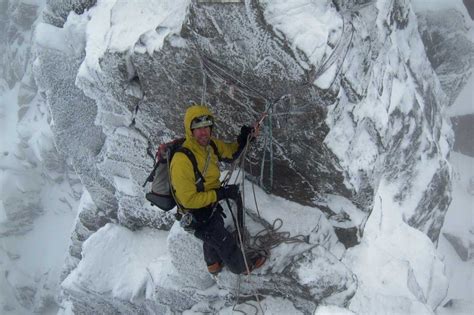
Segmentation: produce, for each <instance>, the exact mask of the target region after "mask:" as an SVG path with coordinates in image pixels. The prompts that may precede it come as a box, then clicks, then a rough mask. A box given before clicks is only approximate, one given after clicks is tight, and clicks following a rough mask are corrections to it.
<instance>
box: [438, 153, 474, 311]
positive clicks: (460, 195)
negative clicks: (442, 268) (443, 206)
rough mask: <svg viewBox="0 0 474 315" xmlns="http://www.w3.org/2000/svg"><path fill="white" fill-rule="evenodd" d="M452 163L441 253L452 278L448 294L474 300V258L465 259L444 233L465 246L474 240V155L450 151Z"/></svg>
mask: <svg viewBox="0 0 474 315" xmlns="http://www.w3.org/2000/svg"><path fill="white" fill-rule="evenodd" d="M450 162H451V163H452V165H453V168H454V179H453V201H452V202H451V204H450V206H449V209H448V212H447V214H446V217H445V221H444V225H443V228H442V230H441V237H440V241H439V245H438V252H439V253H440V254H442V255H443V256H444V258H445V263H446V267H447V274H448V277H449V278H450V282H449V283H450V286H449V290H448V296H447V298H446V300H445V302H447V301H449V300H450V299H460V300H465V301H474V285H473V283H474V277H473V271H474V261H473V260H472V259H471V260H470V261H469V260H468V261H462V259H461V258H460V257H459V255H458V253H457V252H456V251H455V250H454V248H453V246H452V245H451V244H450V243H449V242H448V240H447V239H446V238H445V237H444V235H443V234H444V233H450V234H452V235H455V236H458V237H459V238H460V239H461V240H462V241H463V242H464V245H465V246H466V248H469V242H471V243H472V242H474V236H473V231H474V213H473V211H474V208H473V205H474V194H473V192H469V190H470V189H471V190H472V188H470V187H471V186H472V184H471V183H470V181H471V179H473V178H474V158H472V157H469V156H466V155H463V154H460V153H455V152H453V153H451V158H450Z"/></svg>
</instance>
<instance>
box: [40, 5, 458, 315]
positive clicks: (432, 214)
mask: <svg viewBox="0 0 474 315" xmlns="http://www.w3.org/2000/svg"><path fill="white" fill-rule="evenodd" d="M143 5H144V6H145V7H144V8H141V7H137V6H135V5H132V4H130V3H128V2H125V1H117V2H98V3H97V4H96V3H95V2H94V1H70V2H67V3H66V4H64V5H63V4H60V3H59V2H58V1H51V2H50V3H49V5H48V8H47V9H46V13H45V14H46V16H47V17H48V18H47V19H46V22H47V23H45V24H42V25H41V26H40V27H39V31H38V32H39V33H38V39H37V50H38V55H37V59H36V62H35V69H34V70H35V75H36V78H37V82H38V83H39V87H40V89H41V91H43V92H44V95H45V98H46V100H47V103H48V105H49V107H50V109H51V114H52V119H53V121H54V125H53V132H54V135H55V141H56V143H57V145H58V147H59V148H60V150H61V152H62V153H63V154H64V155H66V156H68V157H70V158H71V160H72V164H73V165H74V168H75V170H76V172H77V173H78V174H79V176H80V177H81V180H82V182H83V184H84V185H85V187H86V188H87V191H88V192H89V194H90V197H91V201H92V202H93V204H94V206H88V207H83V208H81V209H82V211H81V213H80V215H79V219H80V222H78V224H77V227H76V230H75V234H74V238H75V241H74V246H73V247H71V254H72V255H74V257H76V258H80V255H79V252H80V250H79V249H80V247H81V244H83V241H84V240H86V239H87V238H88V237H89V236H90V235H94V232H95V231H97V230H99V229H101V228H102V227H103V226H104V225H106V224H108V223H118V224H120V225H123V226H126V227H129V228H130V229H132V230H135V229H137V228H141V227H144V226H148V227H155V228H160V229H169V228H170V227H171V225H172V223H173V221H172V216H171V214H170V213H163V212H155V211H152V210H151V209H150V208H146V203H145V201H144V198H143V196H144V189H143V188H142V187H141V185H142V183H143V181H144V179H145V178H146V176H147V173H148V172H149V170H150V169H151V164H152V153H153V151H154V149H155V148H156V146H157V145H158V144H159V143H161V142H164V141H167V140H170V139H171V138H174V137H177V136H179V135H182V134H183V127H182V119H183V113H184V111H185V109H186V107H187V106H188V104H189V103H190V102H201V101H204V102H206V103H208V104H209V106H210V107H211V109H212V111H213V112H215V113H216V117H217V120H218V122H217V128H216V129H215V132H216V135H217V136H218V137H221V138H226V139H232V138H233V137H234V136H235V134H236V133H238V131H239V127H240V126H241V125H242V124H249V123H252V122H253V121H255V120H256V119H258V118H259V117H260V116H261V114H262V113H263V112H265V113H266V114H268V117H267V118H266V120H265V126H264V128H263V131H262V135H261V136H260V137H259V139H258V140H257V141H256V142H255V144H254V145H253V147H252V152H250V153H249V155H248V157H247V158H248V159H247V163H246V165H247V168H246V171H247V174H248V178H249V179H250V180H252V181H254V182H257V183H259V184H260V185H261V186H262V187H263V188H265V189H266V190H268V191H271V192H272V193H273V194H275V195H279V196H283V197H284V198H286V199H289V200H291V201H295V202H298V203H299V204H303V205H308V206H312V207H313V209H315V210H314V212H315V213H316V212H317V211H319V210H317V209H320V210H321V211H323V212H324V214H325V216H326V217H327V219H328V222H329V223H330V224H331V225H332V226H333V228H334V230H335V231H336V232H335V233H336V235H337V236H338V239H339V241H341V242H343V243H344V245H345V246H346V247H351V246H354V245H356V244H357V243H358V242H359V241H360V239H361V237H363V234H364V225H365V222H366V221H367V218H368V217H369V214H370V212H371V210H372V208H373V204H374V198H375V192H376V191H377V189H378V186H379V183H380V181H381V180H383V181H385V182H387V183H388V184H387V187H389V188H388V189H389V190H390V192H391V195H390V197H389V198H390V199H392V200H393V201H394V202H396V203H397V205H398V207H397V209H399V210H397V211H400V212H401V213H400V216H401V217H402V218H403V221H404V222H405V223H407V224H409V225H411V226H413V227H415V228H416V229H418V230H420V231H422V232H423V233H425V234H426V235H428V237H429V238H430V239H431V241H432V242H434V243H436V242H437V240H438V237H439V233H440V228H441V226H442V223H443V219H444V214H445V212H446V210H447V207H448V205H449V202H450V189H451V184H450V172H449V165H448V164H447V162H446V157H447V155H448V152H449V150H450V147H451V145H452V134H451V129H450V125H449V123H448V122H447V121H446V120H445V119H444V118H443V117H442V115H441V112H442V108H443V106H445V105H447V104H448V98H447V97H446V95H445V94H444V92H443V91H442V89H441V85H440V82H439V81H438V79H437V77H436V73H435V72H434V71H433V68H432V66H431V64H430V62H429V60H428V58H427V57H426V55H425V50H424V46H423V43H422V40H421V38H420V35H419V32H418V24H417V19H416V16H415V14H414V13H413V11H412V10H411V6H410V2H409V1H404V0H397V1H375V2H374V1H357V2H352V1H334V2H330V1H326V2H325V1H321V2H317V3H313V2H310V3H306V4H305V5H302V4H301V3H293V2H291V3H290V2H288V3H286V2H285V3H279V5H275V3H274V2H272V1H264V0H261V1H256V0H246V1H244V2H242V3H239V4H226V5H220V4H198V3H196V2H195V1H188V0H179V1H154V2H151V4H143ZM86 8H89V10H85V9H86ZM68 10H69V11H74V12H75V13H71V14H69V15H68V14H66V12H68ZM306 13H307V14H308V15H304V14H306ZM128 15H130V16H133V19H127V18H125V17H126V16H128ZM66 17H67V20H65V19H66ZM303 17H304V19H305V20H306V21H310V22H311V23H313V24H311V25H314V26H315V27H314V28H311V31H308V28H307V26H305V25H299V24H297V25H291V27H290V26H289V24H288V23H287V22H288V20H291V19H292V18H293V19H300V18H303ZM130 20H133V21H134V24H133V25H131V24H130ZM314 30H318V32H313V31H314ZM47 36H51V37H53V38H55V39H56V40H55V41H49V40H45V38H47ZM300 36H303V38H301V37H300ZM48 38H49V37H48ZM313 42H314V43H316V44H315V45H314V46H311V45H307V43H313ZM70 43H73V45H70ZM456 84H457V83H456ZM382 211H391V209H383V210H382ZM315 224H316V223H315ZM84 228H85V229H84ZM185 236H188V235H181V236H180V237H185ZM186 240H187V239H186ZM189 242H190V240H189V241H188V242H179V243H180V244H181V243H189ZM191 247H192V249H194V250H195V249H196V248H197V247H198V244H197V243H194V245H192V246H191ZM178 248H179V247H178ZM187 249H189V250H191V248H187ZM180 255H183V251H179V252H177V253H176V256H177V257H178V258H179V256H180ZM339 258H340V257H339ZM290 259H294V262H295V264H294V266H293V265H291V266H290V264H289V261H290ZM176 260H177V259H176ZM285 260H286V261H287V262H288V263H287V265H286V266H287V268H286V267H285V268H286V269H285V268H283V271H281V270H280V271H279V274H278V281H276V282H275V281H273V280H271V281H270V280H268V279H267V278H266V277H265V274H264V275H263V278H262V279H261V280H258V279H259V278H258V277H257V278H256V279H257V280H255V282H254V283H253V284H251V285H249V286H248V287H244V288H243V289H244V290H248V291H251V290H252V289H253V288H259V289H261V290H269V291H268V292H269V293H271V294H275V295H279V294H280V295H284V294H285V292H287V291H285V290H286V288H285V286H284V285H282V284H286V283H291V282H292V281H297V282H298V281H300V282H304V281H306V279H302V278H301V279H297V276H298V274H299V273H300V271H301V269H308V268H309V266H310V267H311V268H313V267H315V266H320V267H321V268H322V269H323V270H326V271H328V273H329V274H331V275H332V276H331V277H330V278H331V279H330V281H329V280H328V282H327V283H325V284H327V286H322V287H318V285H319V284H318V281H316V280H314V281H309V282H307V283H299V284H298V286H296V287H291V288H292V289H293V291H294V293H295V294H294V299H293V301H294V303H295V304H298V305H300V307H301V309H304V311H305V312H309V311H310V310H312V309H313V308H314V306H315V305H317V304H318V303H320V302H321V301H324V300H325V299H332V297H333V296H339V297H338V298H334V301H336V302H334V303H338V304H344V303H346V302H347V300H348V299H349V298H350V296H351V294H352V293H351V292H352V290H353V289H354V288H353V287H354V285H355V282H354V281H353V280H351V279H352V276H351V273H350V271H348V270H346V269H345V268H343V266H341V265H340V263H338V259H335V260H334V259H333V258H330V255H329V254H327V252H326V251H325V250H323V249H322V248H320V247H318V248H316V247H315V248H314V251H312V250H308V251H307V252H305V253H304V254H303V253H301V255H296V256H294V257H293V256H292V258H290V257H285ZM275 263H276V262H275V261H273V262H272V264H270V266H271V265H274V264H275ZM80 264H81V262H80V261H79V266H80ZM311 268H309V269H311ZM311 270H312V269H311ZM267 271H269V270H267ZM73 272H74V270H73ZM269 272H270V271H269ZM318 275H320V276H321V277H323V275H322V274H318ZM65 277H67V273H66V274H65ZM203 277H204V278H205V276H203V275H201V274H198V275H195V277H193V279H194V280H193V283H199V282H200V281H207V280H209V279H207V280H203ZM222 279H223V280H222V281H223V282H222V287H226V288H227V289H229V288H230V283H232V278H231V277H228V278H225V277H224V275H223V278H222ZM224 279H226V280H224ZM163 281H164V280H163ZM263 283H265V285H263ZM335 283H338V284H335ZM69 284H71V283H70V282H69ZM67 289H68V290H69V292H68V294H70V296H71V297H72V298H71V299H72V300H73V301H74V304H75V305H78V309H79V308H81V307H83V306H84V305H85V304H84V303H83V301H82V300H83V299H85V296H87V295H92V296H93V295H94V292H92V291H86V290H83V289H84V288H83V287H82V288H79V289H77V286H75V285H74V284H71V286H70V287H68V288H67ZM157 290H159V289H157ZM160 290H161V289H160ZM282 292H283V293H282ZM193 294H194V293H193ZM193 294H190V295H189V296H190V298H189V299H188V300H187V302H188V303H189V305H188V304H186V307H189V306H190V305H191V304H193V303H197V301H198V300H199V299H195V298H194V297H192V298H191V296H192V295H193ZM175 295H176V292H175V291H168V290H167V289H165V288H162V291H160V294H158V295H157V296H156V297H157V298H158V299H160V296H163V300H160V302H159V303H164V304H166V303H165V302H164V301H165V300H166V298H165V297H169V296H175ZM102 298H103V296H99V297H98V298H97V301H96V302H97V304H100V303H102V302H101V301H102V300H101V299H102ZM111 298H112V300H113V298H114V297H113V296H112V297H111ZM171 300H172V301H174V302H172V303H171V302H170V304H173V305H174V306H173V307H174V308H176V304H174V303H175V302H176V301H175V300H174V298H173V299H171ZM421 300H422V299H421ZM104 303H112V302H110V301H108V302H104ZM127 303H128V302H127ZM112 304H113V303H112ZM127 305H128V304H127ZM84 307H85V306H84ZM127 307H130V310H135V311H136V310H137V309H135V307H138V306H137V305H135V304H133V303H132V305H128V306H127ZM139 307H140V309H142V308H141V306H139ZM125 309H127V308H125ZM86 310H87V308H84V312H86Z"/></svg>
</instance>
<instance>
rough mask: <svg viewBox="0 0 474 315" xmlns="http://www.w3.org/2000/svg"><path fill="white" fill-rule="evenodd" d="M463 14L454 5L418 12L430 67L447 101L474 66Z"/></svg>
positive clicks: (472, 49)
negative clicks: (434, 72)
mask: <svg viewBox="0 0 474 315" xmlns="http://www.w3.org/2000/svg"><path fill="white" fill-rule="evenodd" d="M466 18H467V17H465V16H463V14H462V13H461V12H458V11H456V10H455V9H450V10H430V11H424V12H419V13H418V25H419V30H420V34H421V38H422V39H423V43H424V45H425V49H426V55H427V57H428V58H429V60H430V62H431V65H432V66H433V69H434V70H435V71H436V74H437V75H438V77H439V80H440V82H441V86H442V88H443V90H444V91H445V93H446V94H447V95H448V98H449V104H450V105H451V104H453V102H454V100H455V99H456V96H457V95H458V94H459V92H461V89H462V87H463V86H464V85H465V84H466V82H467V80H468V79H469V76H470V75H471V73H472V68H473V67H474V43H473V42H472V40H471V39H470V38H469V34H468V25H467V21H466Z"/></svg>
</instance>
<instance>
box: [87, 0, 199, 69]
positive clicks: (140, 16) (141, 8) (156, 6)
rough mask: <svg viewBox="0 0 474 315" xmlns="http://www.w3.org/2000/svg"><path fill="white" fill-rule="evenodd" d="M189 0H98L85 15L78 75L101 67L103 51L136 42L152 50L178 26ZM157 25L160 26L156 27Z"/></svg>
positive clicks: (121, 49) (124, 48)
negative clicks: (83, 51)
mask: <svg viewBox="0 0 474 315" xmlns="http://www.w3.org/2000/svg"><path fill="white" fill-rule="evenodd" d="M190 2H191V1H190V0H164V1H159V0H150V1H141V2H140V5H137V3H136V2H135V1H126V0H99V1H97V4H96V5H95V6H94V7H92V8H91V9H90V10H89V11H88V12H87V14H85V15H84V17H83V18H84V19H87V20H88V24H87V30H86V37H87V45H86V58H85V61H84V62H83V64H82V65H81V69H80V70H79V75H82V76H85V77H87V75H88V72H89V71H92V72H94V71H100V64H99V61H100V59H101V58H102V56H103V55H104V53H105V52H106V51H109V52H127V51H129V50H131V49H133V48H134V47H135V45H136V44H139V46H140V47H141V49H142V50H144V51H146V52H148V53H149V54H153V52H154V51H155V50H159V49H161V47H162V45H163V42H164V39H165V38H166V37H167V36H170V35H172V34H175V33H179V32H180V30H181V24H182V23H183V21H184V18H185V15H186V12H187V8H188V6H189V4H190ZM158 26H159V27H158Z"/></svg>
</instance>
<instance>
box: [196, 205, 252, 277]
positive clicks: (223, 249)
mask: <svg viewBox="0 0 474 315" xmlns="http://www.w3.org/2000/svg"><path fill="white" fill-rule="evenodd" d="M200 210H203V209H199V210H198V211H200ZM198 211H196V215H195V219H196V221H197V224H196V225H197V226H196V228H195V231H194V236H196V237H197V238H199V239H200V240H202V241H203V245H202V247H203V253H204V260H205V262H206V264H207V265H208V266H209V265H212V264H214V263H216V262H219V263H224V265H226V266H227V267H228V268H229V270H230V271H231V272H233V273H235V274H240V273H242V272H243V271H245V270H246V268H245V262H244V258H243V255H242V252H241V250H240V248H239V246H238V245H237V242H236V240H235V239H234V236H233V235H232V234H231V233H230V232H229V231H227V229H226V228H225V226H224V220H223V219H222V215H221V213H222V208H221V207H220V205H218V208H217V209H216V211H215V212H214V213H213V214H210V216H208V217H207V219H204V218H205V217H206V215H205V211H203V212H201V213H199V215H198Z"/></svg>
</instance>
